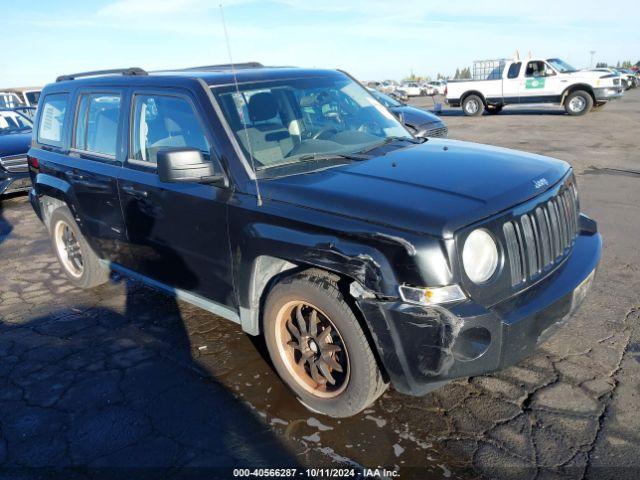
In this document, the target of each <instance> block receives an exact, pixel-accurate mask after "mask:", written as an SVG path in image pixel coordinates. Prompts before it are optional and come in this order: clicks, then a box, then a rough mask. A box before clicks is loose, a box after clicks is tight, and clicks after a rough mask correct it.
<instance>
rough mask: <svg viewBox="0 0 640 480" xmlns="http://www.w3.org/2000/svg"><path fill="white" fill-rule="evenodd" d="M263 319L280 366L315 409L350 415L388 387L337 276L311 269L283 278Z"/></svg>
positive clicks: (303, 399)
mask: <svg viewBox="0 0 640 480" xmlns="http://www.w3.org/2000/svg"><path fill="white" fill-rule="evenodd" d="M263 325H264V334H265V342H266V344H267V349H268V350H269V354H270V356H271V360H272V361H273V365H274V367H275V369H276V370H277V372H278V374H279V375H280V377H281V378H282V379H283V381H284V382H285V383H286V384H287V385H288V386H289V388H291V390H293V392H294V393H295V394H296V395H297V396H298V399H299V400H300V402H301V403H302V404H303V405H304V406H306V407H307V408H309V409H310V410H312V411H314V412H317V413H321V414H324V415H328V416H331V417H349V416H352V415H355V414H357V413H358V412H360V411H362V410H363V409H365V408H367V407H368V406H369V405H371V404H372V403H373V402H374V401H375V400H376V399H377V398H378V397H379V396H380V395H382V393H383V392H384V391H385V390H386V388H387V385H386V383H385V382H384V380H383V378H382V375H381V373H380V370H379V368H378V365H377V363H376V359H375V357H374V355H373V352H372V351H371V347H370V346H369V342H368V341H367V338H366V336H365V334H364V332H363V330H362V328H361V327H360V324H359V323H358V320H357V318H356V316H355V315H354V313H353V311H352V310H351V307H350V306H349V305H348V304H347V303H346V302H345V300H344V298H343V296H342V294H341V293H340V290H339V289H338V285H337V283H336V278H334V277H332V276H329V275H327V274H324V272H319V271H314V270H310V271H307V272H302V273H299V274H297V275H294V276H291V277H287V278H285V279H283V280H282V281H281V282H279V283H278V284H276V285H275V286H274V287H273V289H272V290H271V292H270V293H269V296H268V298H267V301H266V303H265V309H264V323H263Z"/></svg>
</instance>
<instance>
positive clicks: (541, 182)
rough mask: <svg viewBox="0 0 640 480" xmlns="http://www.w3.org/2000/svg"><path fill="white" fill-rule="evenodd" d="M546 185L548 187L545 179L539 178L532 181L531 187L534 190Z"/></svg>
mask: <svg viewBox="0 0 640 480" xmlns="http://www.w3.org/2000/svg"><path fill="white" fill-rule="evenodd" d="M547 185H549V182H548V181H547V179H546V178H539V179H538V180H534V181H533V186H534V187H536V188H542V187H546V186H547Z"/></svg>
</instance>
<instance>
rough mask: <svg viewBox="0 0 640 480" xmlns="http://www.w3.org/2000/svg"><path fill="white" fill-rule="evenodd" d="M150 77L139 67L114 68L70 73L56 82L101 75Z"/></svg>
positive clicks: (61, 76)
mask: <svg viewBox="0 0 640 480" xmlns="http://www.w3.org/2000/svg"><path fill="white" fill-rule="evenodd" d="M116 74H120V75H148V73H147V72H146V71H145V70H143V69H141V68H138V67H129V68H114V69H112V70H95V71H93V72H80V73H70V74H69V75H60V76H59V77H58V78H56V82H65V81H67V80H75V79H76V78H81V77H98V76H100V75H116Z"/></svg>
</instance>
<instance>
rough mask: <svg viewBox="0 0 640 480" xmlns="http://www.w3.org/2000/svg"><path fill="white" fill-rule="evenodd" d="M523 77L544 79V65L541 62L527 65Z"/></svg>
mask: <svg viewBox="0 0 640 480" xmlns="http://www.w3.org/2000/svg"><path fill="white" fill-rule="evenodd" d="M524 75H525V77H544V75H545V64H544V62H541V61H533V62H529V63H527V69H526V71H525V72H524Z"/></svg>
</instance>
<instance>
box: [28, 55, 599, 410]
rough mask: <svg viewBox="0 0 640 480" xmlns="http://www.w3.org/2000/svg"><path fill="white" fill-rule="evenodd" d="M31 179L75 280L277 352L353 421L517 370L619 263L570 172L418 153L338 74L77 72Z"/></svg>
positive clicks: (45, 113)
mask: <svg viewBox="0 0 640 480" xmlns="http://www.w3.org/2000/svg"><path fill="white" fill-rule="evenodd" d="M29 169H30V175H31V180H32V182H33V189H32V191H31V192H30V201H31V204H32V205H33V208H34V210H35V212H36V213H37V214H38V216H39V217H40V219H41V220H42V222H43V223H44V225H45V226H46V228H47V230H48V232H49V235H50V238H51V242H52V245H53V249H54V251H55V252H56V255H57V256H58V260H59V262H60V264H61V266H62V269H63V270H64V272H65V274H66V275H67V277H68V279H69V281H71V282H72V283H73V284H74V285H77V286H79V287H83V288H91V287H96V286H98V285H100V284H102V283H104V282H106V281H108V279H109V275H110V272H112V271H114V272H118V273H120V274H121V275H125V276H129V277H131V278H134V279H137V280H138V281H140V282H144V283H146V284H147V285H150V286H152V287H154V288H157V289H160V290H163V291H165V292H167V293H168V294H169V295H173V296H175V297H177V298H179V299H181V300H183V301H186V302H190V303H192V304H194V305H197V306H199V307H201V308H203V309H205V310H207V311H209V312H211V313H214V314H216V315H218V316H220V317H223V318H226V319H228V320H231V321H233V322H236V323H238V324H239V325H240V326H241V328H242V329H243V330H244V331H245V332H247V333H248V334H251V335H262V336H264V339H265V342H266V345H267V349H268V352H269V355H270V357H271V360H272V362H273V366H274V368H275V369H276V371H277V372H278V374H279V375H280V377H281V378H282V380H283V381H284V382H285V383H286V384H287V385H288V386H289V387H290V389H291V390H292V391H293V392H294V394H295V395H296V396H297V397H298V398H299V399H300V401H301V402H302V403H303V404H304V405H306V406H307V407H309V408H310V409H312V410H313V411H316V412H320V413H323V414H326V415H331V416H336V417H343V416H348V415H353V414H355V413H357V412H360V411H361V410H362V409H364V408H366V407H367V406H368V405H370V404H371V403H372V402H374V401H375V400H376V399H377V398H378V397H379V396H380V395H381V394H382V392H384V391H385V389H386V388H387V386H388V384H389V383H391V384H393V386H394V387H395V388H396V389H397V390H398V391H400V392H403V393H406V394H412V395H423V394H425V393H427V392H429V391H431V390H433V389H435V388H437V387H438V386H440V385H442V384H443V383H445V382H447V381H449V380H451V379H453V378H457V377H463V376H470V375H477V374H481V373H484V372H489V371H493V370H496V369H500V368H504V367H505V366H507V365H511V364H513V363H515V362H518V361H519V360H520V359H522V358H523V357H524V356H526V355H529V354H530V353H531V352H533V351H534V349H535V348H536V346H537V345H538V343H539V342H542V341H544V340H545V339H546V338H548V336H549V335H551V334H552V333H553V332H554V331H555V330H557V329H558V328H559V327H561V326H562V325H563V323H564V322H565V321H566V319H567V318H568V316H569V315H570V314H571V313H572V312H574V311H575V309H576V308H577V307H578V305H579V304H580V302H581V301H582V299H583V298H584V296H585V294H586V292H587V290H588V288H589V285H590V284H591V281H592V279H593V276H594V271H595V268H596V266H597V265H598V262H599V259H600V252H601V239H600V235H599V234H598V232H597V228H596V224H595V222H594V221H593V220H591V219H589V218H588V217H587V216H585V215H583V214H581V213H580V208H579V200H578V189H577V185H576V181H575V178H574V175H573V172H572V170H571V167H570V166H569V165H568V164H567V163H565V162H562V161H559V160H554V159H551V158H547V157H542V156H539V155H530V154H526V153H521V152H516V151H512V150H506V149H501V148H493V147H487V146H481V145H475V144H471V143H464V142H456V141H448V140H442V139H429V140H425V139H416V138H414V137H413V136H412V135H411V134H410V133H409V132H408V131H407V130H406V129H405V128H404V126H403V125H402V124H401V123H400V122H399V121H398V120H397V119H396V117H395V116H394V115H393V114H392V113H391V112H390V111H389V110H388V109H387V108H385V107H384V106H383V105H381V104H380V103H379V102H378V101H377V100H376V99H375V98H374V97H373V96H371V95H370V93H369V92H368V91H367V90H366V88H364V87H363V86H362V85H360V84H359V83H358V82H357V81H355V80H354V79H353V78H352V77H350V76H349V75H347V74H345V73H344V72H340V71H333V70H311V69H302V68H289V67H282V68H277V67H262V66H260V65H259V64H256V63H252V64H245V65H236V66H235V67H234V68H230V67H229V66H209V67H201V68H192V69H186V70H180V71H167V72H156V73H147V72H145V71H144V70H141V69H138V68H135V69H123V70H117V71H107V72H88V73H86V74H74V75H65V76H63V77H60V78H59V79H58V81H57V82H56V83H53V84H50V85H47V86H46V87H45V88H44V90H43V92H42V97H41V100H40V103H39V107H38V112H37V114H36V127H35V130H34V139H33V144H32V148H31V149H30V151H29Z"/></svg>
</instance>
